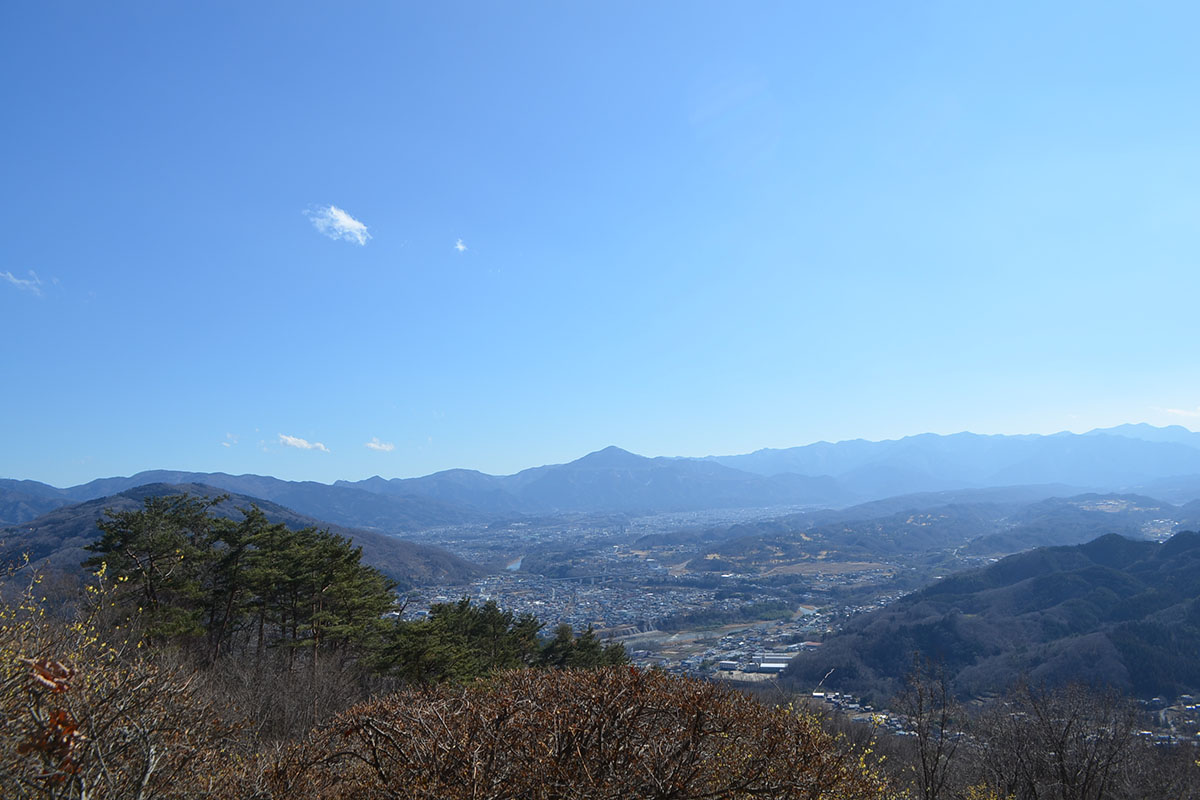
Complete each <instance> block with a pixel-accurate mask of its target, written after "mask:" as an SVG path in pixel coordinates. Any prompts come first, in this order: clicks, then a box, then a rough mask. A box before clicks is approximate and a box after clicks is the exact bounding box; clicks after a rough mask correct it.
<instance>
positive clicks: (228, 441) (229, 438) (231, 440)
mask: <svg viewBox="0 0 1200 800" xmlns="http://www.w3.org/2000/svg"><path fill="white" fill-rule="evenodd" d="M237 443H238V437H237V436H235V435H233V434H232V433H227V434H225V441H223V442H221V447H233V446H234V445H235V444H237Z"/></svg>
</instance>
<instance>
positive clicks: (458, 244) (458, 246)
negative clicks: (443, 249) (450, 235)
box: [454, 239, 467, 253]
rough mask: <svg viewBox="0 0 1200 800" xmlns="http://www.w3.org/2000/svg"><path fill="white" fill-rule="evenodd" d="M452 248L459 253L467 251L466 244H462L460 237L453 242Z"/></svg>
mask: <svg viewBox="0 0 1200 800" xmlns="http://www.w3.org/2000/svg"><path fill="white" fill-rule="evenodd" d="M454 249H455V250H457V251H458V252H460V253H465V252H467V246H466V245H465V244H463V240H462V239H459V240H458V241H457V242H455V243H454Z"/></svg>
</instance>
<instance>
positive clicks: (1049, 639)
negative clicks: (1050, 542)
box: [788, 532, 1200, 697]
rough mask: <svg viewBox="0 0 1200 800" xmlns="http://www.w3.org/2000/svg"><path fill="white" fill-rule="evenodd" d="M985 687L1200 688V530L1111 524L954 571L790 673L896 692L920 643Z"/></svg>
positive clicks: (853, 627) (970, 688)
mask: <svg viewBox="0 0 1200 800" xmlns="http://www.w3.org/2000/svg"><path fill="white" fill-rule="evenodd" d="M914 652H919V653H920V654H922V655H923V656H925V657H927V658H930V659H933V660H935V661H937V662H939V663H941V664H942V665H943V667H944V669H945V670H946V672H947V673H948V674H949V675H950V676H951V683H952V686H953V688H954V689H955V691H956V692H957V693H959V694H961V695H978V694H981V693H986V692H996V691H1000V690H1002V689H1004V688H1005V687H1007V686H1008V685H1010V684H1011V683H1013V682H1014V681H1015V680H1017V679H1018V678H1019V677H1021V676H1027V677H1028V679H1029V680H1031V681H1034V682H1036V683H1041V682H1048V683H1051V684H1061V683H1065V682H1068V681H1073V680H1082V681H1087V682H1091V683H1096V684H1103V685H1110V686H1115V687H1118V688H1120V689H1122V690H1124V691H1128V692H1131V693H1133V694H1134V695H1136V696H1140V697H1151V696H1154V695H1164V696H1168V697H1172V696H1175V695H1177V694H1180V693H1196V692H1197V691H1200V661H1197V659H1196V657H1195V656H1196V653H1198V652H1200V534H1196V533H1190V532H1184V533H1179V534H1176V535H1175V536H1174V537H1172V538H1171V539H1170V540H1169V541H1167V542H1164V543H1162V544H1159V543H1155V542H1146V541H1132V540H1129V539H1126V538H1124V537H1121V536H1118V535H1115V534H1110V535H1107V536H1103V537H1100V538H1099V539H1096V540H1094V541H1091V542H1088V543H1087V544H1084V545H1078V546H1074V547H1049V548H1039V549H1036V550H1033V551H1030V552H1027V553H1021V554H1018V555H1014V556H1009V557H1008V558H1005V559H1003V560H1001V561H999V562H997V563H995V564H993V565H991V566H989V567H986V568H984V569H978V570H971V571H967V572H963V573H959V574H956V575H952V576H949V577H947V578H945V579H943V580H941V581H938V582H937V583H935V584H933V585H931V586H929V587H927V588H925V589H923V590H921V591H918V592H914V593H913V594H911V595H908V596H907V597H904V598H902V599H901V600H899V601H897V602H896V603H894V604H892V605H891V606H889V607H887V608H884V609H880V610H878V611H875V612H872V613H869V614H865V615H863V616H861V617H858V618H855V619H853V620H850V621H849V622H848V623H847V624H846V626H845V628H844V629H843V630H842V631H841V632H840V633H839V634H838V635H836V636H834V637H831V638H830V639H828V640H827V641H826V642H825V645H824V646H823V647H822V648H821V649H820V651H819V652H817V653H810V654H805V655H803V656H801V657H800V658H798V659H797V660H796V661H795V662H793V666H792V668H791V670H790V671H789V673H788V676H789V677H790V678H791V679H792V680H793V681H796V682H798V683H805V682H807V683H808V684H809V685H812V684H815V683H816V682H817V681H819V680H820V679H821V678H822V676H824V675H825V673H826V672H828V671H829V670H831V669H832V670H833V674H831V675H830V676H829V678H828V679H827V680H826V685H827V686H834V687H846V688H849V689H852V690H854V691H856V692H861V693H868V694H872V695H874V696H877V697H878V696H883V697H886V696H890V694H892V693H893V692H895V691H896V689H897V687H898V686H899V681H900V679H901V677H902V676H903V675H904V674H905V672H906V671H907V670H908V669H910V668H911V665H912V658H913V653H914Z"/></svg>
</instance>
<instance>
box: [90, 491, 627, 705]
mask: <svg viewBox="0 0 1200 800" xmlns="http://www.w3.org/2000/svg"><path fill="white" fill-rule="evenodd" d="M224 500H225V498H224V497H217V498H197V497H194V496H190V495H176V496H169V497H147V498H146V499H145V501H144V504H143V507H142V508H140V509H137V510H129V511H117V512H111V513H110V514H109V515H108V517H107V518H106V519H104V520H102V521H101V522H100V523H99V528H100V530H101V534H102V535H101V537H100V539H99V540H98V541H96V542H95V543H94V544H92V545H91V546H90V547H89V548H88V549H89V550H90V551H91V552H92V553H93V554H94V555H92V557H91V558H89V559H88V560H87V562H85V566H87V567H89V568H90V569H92V570H98V569H101V568H103V569H104V570H106V572H107V575H108V576H109V577H110V579H112V580H113V581H114V582H115V583H114V593H113V600H114V610H115V611H116V612H117V613H118V614H121V615H124V616H125V617H127V618H130V619H132V618H136V619H137V622H138V625H139V627H140V631H141V633H142V634H143V635H144V636H146V637H147V638H148V639H149V640H150V641H152V642H155V643H158V644H164V643H171V644H173V645H177V646H182V647H184V648H185V649H187V650H188V651H189V652H190V653H191V654H192V655H193V656H197V657H199V658H200V659H201V660H203V661H204V662H205V663H210V664H211V663H215V662H217V661H219V660H220V659H221V658H222V656H224V655H229V656H231V657H233V658H234V659H247V658H248V659H251V660H252V662H253V663H254V664H255V665H256V666H257V667H258V668H261V665H262V664H263V662H264V661H265V660H267V659H268V657H274V658H276V659H277V657H278V656H282V658H283V661H284V662H285V663H284V668H285V669H286V670H287V671H288V672H291V671H293V670H294V669H296V668H299V667H300V666H303V667H304V668H305V669H306V670H307V671H309V672H310V674H312V675H315V673H316V672H317V671H318V670H319V668H320V666H321V663H322V661H323V660H325V659H332V660H333V661H334V662H335V663H339V664H344V663H345V662H346V661H348V660H349V661H353V662H355V663H359V664H361V665H363V666H364V667H366V668H368V669H369V670H372V671H374V672H376V673H379V674H382V675H386V676H390V677H393V678H398V679H400V680H402V681H406V682H417V683H436V682H439V681H446V680H450V681H465V680H470V679H472V678H476V677H479V676H482V675H486V674H488V673H491V672H494V671H497V670H503V669H514V668H518V667H526V666H528V667H559V668H561V667H568V666H569V667H594V666H602V665H606V664H620V663H624V661H625V652H624V649H623V648H622V647H621V646H620V645H619V644H618V645H611V646H605V645H602V644H601V642H600V641H599V640H598V639H597V638H596V636H595V634H594V633H593V632H592V631H590V630H589V631H585V632H584V633H582V634H580V635H578V636H577V635H576V634H575V633H574V631H573V630H572V629H571V627H570V626H563V627H560V628H559V629H558V630H557V631H555V634H554V636H553V637H552V638H550V639H549V640H547V641H546V642H544V643H543V642H542V641H541V640H540V638H539V631H540V630H541V627H542V626H541V623H540V622H538V621H537V620H536V619H535V618H534V617H533V616H531V615H526V616H522V617H520V618H516V617H514V616H513V614H512V613H511V612H508V611H503V610H501V609H500V608H499V607H498V606H497V605H496V604H495V603H494V602H491V601H489V602H488V603H485V604H483V605H482V606H475V605H473V604H472V603H471V602H470V601H469V600H467V599H465V598H464V599H463V600H461V601H460V602H458V603H451V604H444V605H435V606H434V607H433V608H432V609H431V610H430V612H429V614H428V616H427V618H425V619H422V620H401V619H399V615H398V614H395V613H391V614H390V616H391V619H389V618H388V617H389V612H396V611H397V610H398V604H397V597H396V595H395V592H394V591H393V590H394V588H395V584H394V583H393V582H391V581H390V580H388V579H387V578H386V577H384V576H383V575H382V574H381V573H380V572H379V571H378V570H376V569H374V568H373V567H370V566H367V565H365V564H363V563H362V551H361V549H360V548H357V547H355V546H353V545H352V544H351V542H350V541H349V540H348V539H346V538H345V537H342V536H339V535H337V534H333V533H330V532H328V531H322V530H318V529H316V528H304V529H302V530H298V531H292V530H289V529H288V528H287V527H286V526H285V525H283V524H282V523H271V522H269V521H268V520H267V518H266V516H265V515H264V514H263V513H262V512H261V511H260V510H259V509H258V508H257V507H254V506H251V507H249V508H246V509H243V510H242V519H241V520H233V519H229V518H227V517H224V516H219V515H217V514H215V513H213V509H214V508H215V507H216V506H218V505H219V504H221V503H222V502H223V501H224Z"/></svg>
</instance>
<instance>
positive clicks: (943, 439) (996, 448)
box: [709, 425, 1200, 501]
mask: <svg viewBox="0 0 1200 800" xmlns="http://www.w3.org/2000/svg"><path fill="white" fill-rule="evenodd" d="M709 460H711V461H714V462H716V463H719V464H722V465H724V466H727V467H732V468H735V469H740V470H744V471H747V472H754V473H756V474H759V475H764V476H773V475H780V474H788V473H790V474H795V475H802V476H816V475H824V476H828V477H831V478H833V479H835V480H836V481H837V482H838V484H839V485H840V486H841V487H842V489H843V490H844V491H845V492H847V493H848V494H851V495H854V496H856V497H858V498H859V499H861V500H864V501H865V500H869V499H875V498H881V497H887V496H892V495H900V494H909V493H915V492H936V491H945V490H951V489H963V488H982V487H988V486H1016V485H1034V484H1045V483H1061V484H1068V485H1071V486H1075V487H1081V488H1088V489H1094V490H1104V491H1116V490H1127V489H1134V488H1138V487H1144V486H1146V485H1148V484H1151V483H1153V482H1155V481H1159V480H1163V479H1166V478H1172V477H1176V476H1183V475H1198V474H1200V434H1193V433H1191V432H1190V431H1188V430H1187V429H1185V428H1178V426H1173V427H1171V428H1154V427H1152V426H1148V425H1125V426H1119V427H1118V428H1111V429H1107V430H1096V431H1091V432H1089V433H1086V434H1072V433H1057V434H1053V435H1050V436H1036V435H1021V436H1003V435H991V436H984V435H979V434H974V433H957V434H952V435H949V436H939V435H936V434H931V433H925V434H920V435H917V436H908V437H905V438H903V439H894V440H887V441H881V442H868V441H864V440H861V439H859V440H853V441H848V442H837V443H829V442H818V443H816V444H811V445H805V446H803V447H792V448H788V449H783V450H773V449H766V450H758V451H756V452H754V453H749V454H746V455H735V456H714V457H711V458H710V459H709Z"/></svg>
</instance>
